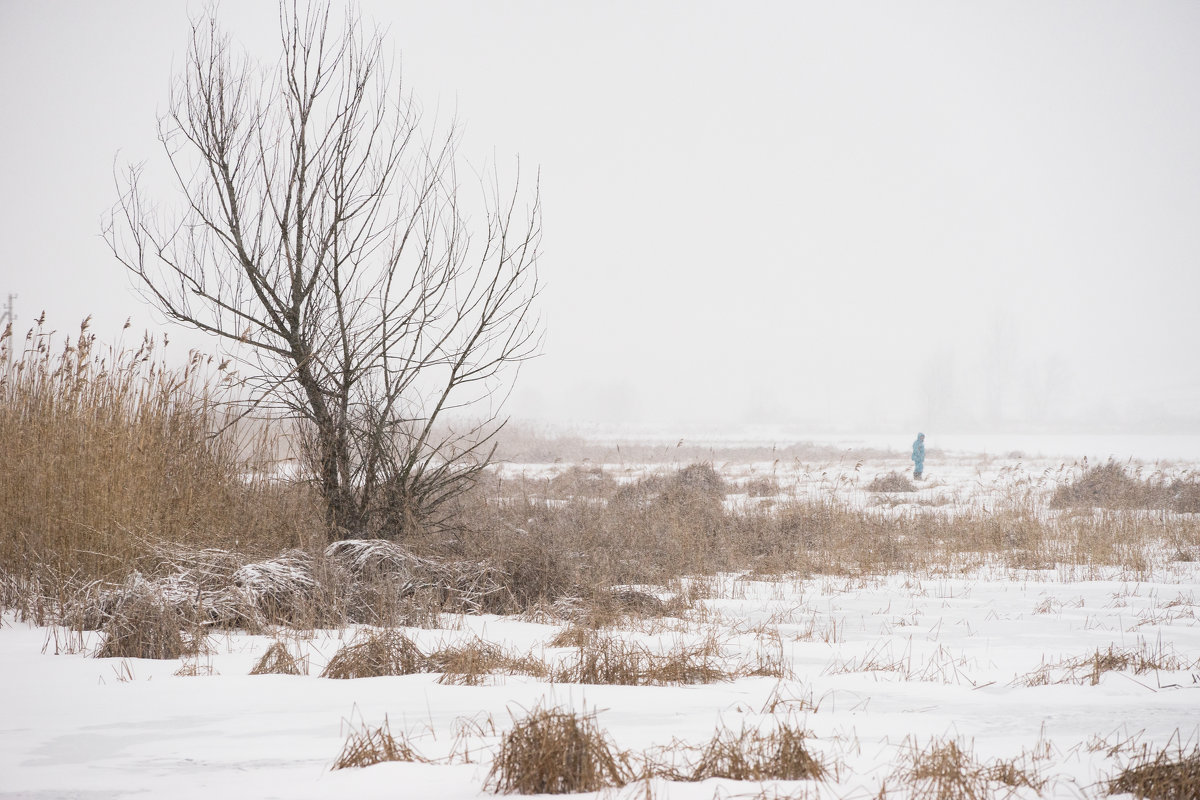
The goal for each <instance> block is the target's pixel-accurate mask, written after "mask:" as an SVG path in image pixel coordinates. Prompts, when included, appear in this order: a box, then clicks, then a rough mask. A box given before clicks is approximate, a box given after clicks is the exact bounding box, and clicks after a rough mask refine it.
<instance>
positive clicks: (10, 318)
mask: <svg viewBox="0 0 1200 800" xmlns="http://www.w3.org/2000/svg"><path fill="white" fill-rule="evenodd" d="M16 299H17V296H16V295H15V294H13V293H12V292H9V293H8V302H7V303H5V304H4V313H3V314H0V331H3V330H4V329H5V328H7V329H8V333H9V338H8V346H7V347H5V348H4V368H5V370H6V371H7V370H9V369H11V368H12V356H13V341H14V340H15V339H16V331H15V330H13V329H12V326H13V323H15V322H16V321H17V315H16V314H15V313H14V312H13V300H16Z"/></svg>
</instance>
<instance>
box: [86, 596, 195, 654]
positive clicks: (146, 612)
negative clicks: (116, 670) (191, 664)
mask: <svg viewBox="0 0 1200 800" xmlns="http://www.w3.org/2000/svg"><path fill="white" fill-rule="evenodd" d="M187 626H188V621H187V620H186V619H185V618H184V616H183V615H182V614H180V612H179V610H178V608H177V607H176V606H175V605H173V604H172V603H170V602H169V601H167V600H166V599H165V598H163V597H162V596H161V595H160V594H158V593H157V592H156V591H154V589H153V587H150V586H148V585H145V584H143V585H141V586H135V587H133V589H132V590H131V591H129V592H128V593H127V594H125V595H124V596H123V597H121V598H120V600H119V601H118V602H117V603H116V605H115V607H114V608H113V610H112V614H111V616H109V618H108V620H107V622H105V624H104V628H103V632H104V643H103V644H101V645H100V647H99V649H97V651H96V654H95V655H96V658H158V659H175V658H182V657H183V656H185V655H189V654H195V653H197V652H199V651H200V650H201V648H202V647H203V642H204V637H203V635H201V634H199V633H198V632H197V629H196V628H194V627H193V628H192V630H191V631H185V630H184V628H185V627H187Z"/></svg>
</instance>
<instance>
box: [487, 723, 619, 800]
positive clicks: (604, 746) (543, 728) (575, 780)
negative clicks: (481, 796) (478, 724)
mask: <svg viewBox="0 0 1200 800" xmlns="http://www.w3.org/2000/svg"><path fill="white" fill-rule="evenodd" d="M630 779H631V771H630V768H629V764H628V758H627V757H626V755H625V754H624V753H621V752H620V751H615V750H614V749H613V746H612V745H611V744H610V743H609V741H608V740H607V738H606V737H605V736H604V734H603V733H602V732H601V731H600V729H599V728H598V727H597V725H596V719H595V716H594V715H591V714H583V715H581V714H577V713H574V712H569V711H555V710H547V709H541V708H538V709H535V710H534V711H533V712H532V713H531V714H530V715H529V716H528V717H526V718H525V719H523V720H520V721H519V722H517V723H516V724H515V725H514V726H513V728H512V730H510V731H509V732H508V733H506V734H504V737H503V738H502V739H501V742H500V752H499V754H498V755H497V756H496V759H495V761H494V762H493V764H492V769H491V772H489V773H488V777H487V781H486V786H487V787H488V788H489V789H490V790H492V791H494V792H496V793H502V794H571V793H576V792H595V791H599V790H601V789H604V788H606V787H610V786H623V785H625V784H626V783H628V782H629V780H630Z"/></svg>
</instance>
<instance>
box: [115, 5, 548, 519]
mask: <svg viewBox="0 0 1200 800" xmlns="http://www.w3.org/2000/svg"><path fill="white" fill-rule="evenodd" d="M279 16H280V34H281V41H280V43H281V46H282V50H281V54H280V56H279V60H278V63H277V64H276V65H274V66H273V67H271V68H265V67H262V66H260V65H258V64H256V63H254V62H253V61H252V60H251V59H250V57H249V56H248V55H245V54H241V53H238V52H235V49H234V48H233V46H232V45H231V42H230V39H229V37H228V36H227V35H226V34H224V33H223V32H222V31H221V30H220V27H219V26H218V24H217V20H216V19H215V15H214V13H213V12H212V11H210V12H208V14H207V15H206V16H204V17H202V18H200V19H199V20H197V21H193V24H192V31H191V43H190V47H189V49H188V53H187V57H186V60H185V62H184V64H183V67H182V69H181V70H180V71H179V73H178V74H176V75H175V76H174V81H173V84H172V91H171V96H170V105H169V109H168V111H167V113H166V114H165V115H164V116H163V117H162V118H161V119H160V121H159V129H158V138H159V140H160V142H161V144H162V146H163V148H164V151H165V154H166V158H167V162H168V163H169V166H170V168H171V172H172V174H173V175H174V179H175V181H176V182H177V186H178V190H179V191H180V192H181V193H182V204H181V210H180V211H179V213H177V214H176V215H174V216H171V215H169V214H164V213H161V212H160V211H159V206H158V205H157V204H156V203H154V202H152V201H151V199H150V198H149V197H148V196H147V191H146V189H145V188H144V182H143V181H141V180H140V179H141V169H140V167H134V166H131V167H130V168H129V169H128V174H127V175H125V176H124V177H121V178H120V179H119V181H118V183H119V194H120V199H119V201H118V203H117V204H116V205H115V206H114V211H113V214H112V215H111V217H110V219H109V220H108V221H107V223H106V226H105V237H106V239H107V241H108V243H109V245H110V247H111V248H112V250H113V253H114V254H115V255H116V257H117V258H118V259H119V260H120V261H121V263H123V264H124V265H125V267H127V268H128V269H129V270H130V271H131V272H132V274H133V275H135V276H136V278H137V281H138V283H139V285H140V286H141V287H142V289H143V292H144V294H145V295H146V296H147V297H148V298H149V300H150V301H151V302H152V303H153V304H154V305H156V306H157V307H158V308H159V309H161V310H162V311H163V312H164V313H165V314H166V315H167V316H168V317H169V318H170V319H172V320H175V321H178V322H180V323H183V324H185V325H189V326H193V327H195V328H198V329H199V330H201V331H204V332H206V333H209V334H212V335H214V336H216V337H220V338H221V339H222V340H224V341H225V342H226V343H227V344H229V345H231V346H232V347H233V353H234V355H235V356H236V357H237V358H239V359H240V360H241V362H242V363H243V368H242V371H243V374H250V375H252V376H253V378H252V379H251V380H250V382H249V384H248V385H250V386H251V388H253V389H254V390H255V392H256V393H257V395H256V396H257V398H258V399H259V400H260V401H265V402H266V403H267V404H268V405H274V406H275V407H277V408H284V409H286V410H287V411H288V412H290V413H291V414H292V415H293V416H294V417H295V418H296V419H298V420H299V421H300V423H301V427H302V429H303V431H304V437H303V440H304V443H305V447H304V448H303V449H304V453H305V455H306V460H307V462H308V465H309V467H310V469H311V473H312V476H313V478H314V480H315V482H316V485H317V486H318V487H319V489H320V492H321V494H322V497H323V498H324V501H325V503H326V507H327V514H328V522H329V525H330V529H331V531H332V532H333V534H332V535H334V536H340V537H345V536H351V535H353V536H360V535H364V534H370V535H385V536H386V535H398V534H399V533H401V532H408V531H410V530H412V529H414V528H416V529H420V527H421V526H430V525H437V524H439V521H441V520H442V518H443V514H444V512H445V509H446V506H445V505H444V504H445V503H446V501H447V500H448V499H449V498H452V497H454V496H456V495H457V494H458V493H460V492H461V491H462V490H463V489H464V488H465V487H466V486H468V485H470V483H471V481H473V480H474V478H475V477H476V476H477V475H478V472H479V470H481V469H482V468H483V467H484V466H485V465H486V464H487V462H488V460H489V459H490V458H491V455H492V452H493V451H494V446H493V445H492V439H493V438H494V436H495V433H496V431H497V430H498V428H499V425H501V424H502V420H501V419H500V418H499V417H498V414H499V406H500V402H499V399H498V398H502V397H503V396H504V394H506V389H505V387H506V386H507V383H506V381H508V380H509V379H510V378H511V376H512V372H511V371H510V370H508V369H506V367H511V366H513V365H515V364H517V363H519V362H521V361H522V360H524V359H527V358H529V357H530V356H532V355H533V354H534V353H535V351H536V349H537V346H538V343H539V333H538V329H539V325H538V323H537V320H536V319H535V318H534V316H533V314H532V311H531V304H532V302H533V299H534V297H535V296H536V295H537V292H538V279H537V274H536V261H537V256H538V246H539V240H540V232H541V213H540V204H539V197H538V192H537V186H536V184H535V185H534V186H532V187H531V188H530V191H529V192H528V195H527V196H526V194H525V193H523V192H522V191H521V190H520V181H519V176H518V177H517V178H516V179H514V181H513V186H512V189H511V191H505V192H503V193H502V191H501V189H500V188H499V184H500V180H499V176H498V174H497V172H496V171H495V170H494V169H493V170H492V172H491V176H490V177H489V178H487V179H486V180H483V181H480V184H481V185H482V188H483V191H481V192H480V201H481V202H479V203H477V204H476V206H477V208H475V207H473V210H472V211H471V212H468V210H467V209H466V207H465V205H464V204H465V203H467V201H468V200H469V198H468V197H467V196H465V195H463V194H462V193H461V192H460V187H459V184H458V180H457V174H456V162H457V160H458V153H457V149H458V143H459V139H458V137H457V134H456V132H455V131H454V130H453V126H451V129H450V131H449V132H448V133H445V134H444V135H441V136H439V137H437V138H436V139H435V138H429V137H426V136H425V135H423V133H422V130H421V129H420V127H419V122H420V119H419V117H420V115H419V113H418V109H417V107H416V105H415V103H414V101H413V99H412V97H411V95H409V94H407V93H405V92H403V91H401V89H400V88H399V84H398V81H397V83H396V84H395V85H393V81H392V75H391V72H390V70H389V68H388V65H387V63H386V59H385V56H384V48H383V43H382V40H381V38H380V36H379V34H378V33H366V32H364V30H363V26H362V24H361V22H360V21H359V20H358V19H357V17H356V16H355V15H354V14H353V13H347V15H346V16H345V17H344V18H340V13H339V14H333V13H331V9H330V6H329V5H328V3H319V4H318V3H314V4H312V5H311V6H310V5H306V4H303V3H296V2H283V3H281V6H280V15H279ZM523 197H525V198H526V199H524V200H523V199H522V198H523ZM469 214H471V215H473V216H474V218H473V219H468V215H469ZM247 367H249V369H248V370H247ZM450 412H457V413H450ZM468 414H469V419H470V420H471V421H469V422H466V421H464V419H466V418H467V416H466V415H468ZM447 417H453V418H454V419H453V420H447Z"/></svg>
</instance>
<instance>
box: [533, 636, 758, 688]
mask: <svg viewBox="0 0 1200 800" xmlns="http://www.w3.org/2000/svg"><path fill="white" fill-rule="evenodd" d="M571 630H578V629H571V628H568V629H567V631H568V632H569V631H571ZM556 639H557V637H556ZM734 677H735V676H734V675H733V674H732V673H730V672H728V671H726V670H725V669H724V668H723V667H722V665H721V646H720V644H719V643H718V642H717V641H716V639H715V638H714V637H708V638H706V639H704V640H702V641H701V642H699V643H698V644H694V645H682V644H681V645H679V646H677V647H674V648H672V649H671V650H669V651H667V652H665V653H659V652H655V651H653V650H651V649H650V648H648V647H646V646H645V645H642V644H640V643H638V642H633V641H629V640H627V639H623V638H621V637H618V636H608V635H604V634H599V633H594V632H591V633H590V635H585V636H584V637H583V641H582V645H581V646H580V648H579V655H578V657H577V658H576V659H575V660H574V661H573V662H568V663H567V664H566V666H564V667H562V668H561V669H559V670H558V671H556V672H555V673H554V677H553V680H554V681H555V682H557V683H585V684H597V685H610V686H669V685H678V684H694V683H717V682H719V681H728V680H732V679H733V678H734Z"/></svg>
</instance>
